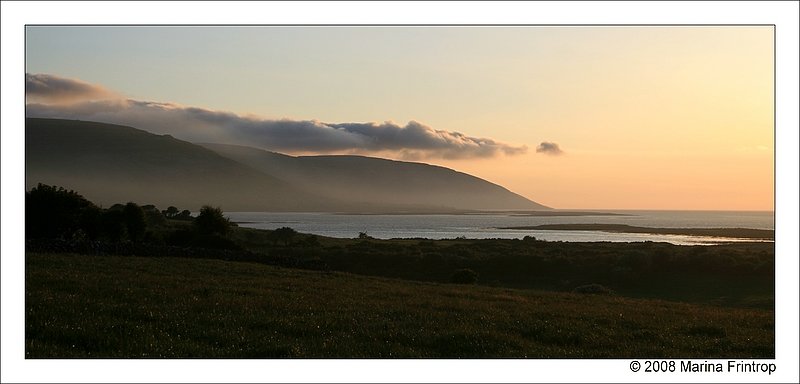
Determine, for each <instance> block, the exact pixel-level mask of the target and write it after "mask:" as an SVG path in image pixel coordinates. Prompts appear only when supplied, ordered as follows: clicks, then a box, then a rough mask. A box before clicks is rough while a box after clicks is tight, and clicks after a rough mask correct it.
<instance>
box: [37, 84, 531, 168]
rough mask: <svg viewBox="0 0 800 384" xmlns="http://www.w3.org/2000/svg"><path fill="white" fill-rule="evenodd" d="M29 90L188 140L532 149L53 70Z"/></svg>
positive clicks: (450, 153) (495, 151)
mask: <svg viewBox="0 0 800 384" xmlns="http://www.w3.org/2000/svg"><path fill="white" fill-rule="evenodd" d="M26 94H27V96H28V101H29V102H28V104H27V105H26V115H27V116H29V117H50V118H64V119H80V120H92V121H100V122H106V123H113V124H121V125H129V126H133V127H136V128H139V129H144V130H146V131H149V132H153V133H157V134H170V135H173V136H175V137H177V138H180V139H183V140H188V141H194V142H218V143H228V144H240V145H248V146H253V147H259V148H263V149H267V150H272V151H278V152H306V153H375V152H390V153H394V154H396V155H397V156H399V157H401V158H407V159H419V158H432V157H438V158H447V159H457V158H476V157H492V156H497V155H499V154H505V155H517V154H522V153H525V152H526V151H527V147H525V146H512V145H509V144H504V143H501V142H497V141H495V140H492V139H488V138H478V137H471V136H467V135H465V134H462V133H459V132H452V131H444V130H437V129H433V128H431V127H428V126H426V125H423V124H421V123H418V122H416V121H411V122H409V123H407V124H406V125H403V126H401V125H398V124H395V123H392V122H384V123H371V122H368V123H324V122H320V121H317V120H288V119H279V120H271V119H259V118H253V117H244V116H240V115H237V114H234V113H230V112H222V111H212V110H207V109H202V108H194V107H186V106H181V105H178V104H173V103H160V102H149V101H138V100H130V99H122V98H105V99H98V98H97V97H98V96H102V95H107V96H110V95H113V93H111V92H109V91H107V90H105V89H104V88H102V87H98V86H94V85H91V84H88V83H84V82H81V81H78V80H72V79H64V78H59V77H55V76H51V75H28V74H26ZM34 96H35V97H34ZM65 101H69V102H66V103H65ZM543 144H544V143H543ZM537 152H538V149H537Z"/></svg>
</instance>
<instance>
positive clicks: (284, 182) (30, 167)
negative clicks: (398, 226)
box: [25, 118, 547, 213]
mask: <svg viewBox="0 0 800 384" xmlns="http://www.w3.org/2000/svg"><path fill="white" fill-rule="evenodd" d="M25 139H26V144H25V145H26V148H25V149H26V155H25V164H26V188H27V189H30V188H31V187H33V186H35V185H36V184H37V183H44V184H50V185H58V186H63V187H65V188H68V189H74V190H76V191H77V192H79V193H81V194H82V195H84V196H85V197H87V198H88V199H89V200H92V201H94V202H96V203H98V204H102V205H104V206H108V205H111V204H114V203H124V202H127V201H136V202H140V203H143V204H155V205H157V206H159V207H164V208H166V207H167V206H169V205H175V206H177V207H179V208H181V209H184V208H185V209H193V210H196V209H198V208H199V207H200V206H201V205H203V204H212V205H217V206H221V207H222V208H223V209H224V210H227V211H298V212H302V211H306V212H309V211H318V212H335V211H342V212H363V213H370V212H411V211H413V212H434V211H448V210H479V209H526V210H532V209H547V207H544V206H542V205H539V204H536V203H534V202H532V201H530V200H528V199H525V198H524V197H522V196H519V195H517V194H514V193H512V192H510V191H508V190H506V189H505V188H503V187H501V186H498V185H496V184H492V183H489V182H487V181H485V180H482V179H479V178H477V177H474V176H470V175H467V174H464V173H461V172H456V171H453V170H451V169H447V168H443V167H437V166H431V165H427V164H420V163H409V162H400V161H392V160H385V159H378V158H370V157H361V156H303V157H293V156H286V155H281V154H277V153H272V152H267V151H263V150H259V149H254V148H249V147H238V146H229V145H219V144H207V145H206V146H207V148H206V147H203V146H200V145H196V144H192V143H189V142H186V141H182V140H178V139H175V138H173V137H172V136H169V135H155V134H152V133H149V132H146V131H143V130H140V129H136V128H132V127H125V126H120V125H113V124H105V123H97V122H88V121H76V120H59V119H38V118H28V119H26V126H25Z"/></svg>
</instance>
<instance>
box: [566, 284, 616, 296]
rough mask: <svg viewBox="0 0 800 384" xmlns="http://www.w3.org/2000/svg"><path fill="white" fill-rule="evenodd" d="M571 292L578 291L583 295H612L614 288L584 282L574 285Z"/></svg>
mask: <svg viewBox="0 0 800 384" xmlns="http://www.w3.org/2000/svg"><path fill="white" fill-rule="evenodd" d="M572 293H580V294H584V295H613V294H615V292H614V290H613V289H611V288H608V287H605V286H602V285H600V284H586V285H581V286H578V287H575V289H573V290H572Z"/></svg>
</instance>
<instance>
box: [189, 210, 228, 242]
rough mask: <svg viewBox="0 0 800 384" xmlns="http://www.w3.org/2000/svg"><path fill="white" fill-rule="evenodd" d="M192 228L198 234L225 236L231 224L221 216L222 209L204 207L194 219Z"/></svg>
mask: <svg viewBox="0 0 800 384" xmlns="http://www.w3.org/2000/svg"><path fill="white" fill-rule="evenodd" d="M193 224H194V228H195V231H197V233H198V234H200V235H204V236H208V235H220V236H225V235H226V234H228V232H230V230H231V222H230V220H228V218H226V217H225V216H224V215H223V214H222V209H220V208H219V207H212V206H209V205H204V206H203V207H202V208H200V214H198V215H197V217H196V218H195V219H194V222H193Z"/></svg>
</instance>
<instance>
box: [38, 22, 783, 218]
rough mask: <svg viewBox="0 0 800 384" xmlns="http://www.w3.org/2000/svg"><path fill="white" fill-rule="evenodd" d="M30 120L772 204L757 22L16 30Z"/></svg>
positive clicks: (694, 202) (584, 190)
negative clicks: (21, 37) (21, 35)
mask: <svg viewBox="0 0 800 384" xmlns="http://www.w3.org/2000/svg"><path fill="white" fill-rule="evenodd" d="M25 32H26V36H25V37H26V40H25V50H26V57H25V59H26V67H25V72H26V103H27V107H26V113H27V114H28V115H29V116H33V115H35V116H46V117H63V118H80V119H84V120H98V121H106V122H111V123H120V124H126V125H132V126H134V127H137V128H141V129H145V130H148V131H151V132H154V133H159V134H162V133H169V134H172V135H173V136H175V137H177V138H180V139H184V140H189V141H195V142H200V141H216V142H228V143H235V144H243V145H251V146H254V147H259V148H264V149H268V150H274V151H277V152H282V153H287V154H294V155H303V154H322V153H324V154H330V153H339V154H361V155H370V156H380V157H387V158H393V159H400V160H410V161H421V162H425V163H430V164H437V165H442V166H446V167H449V168H453V169H456V170H459V171H462V172H467V173H470V174H473V175H475V176H478V177H481V178H484V179H486V180H489V181H491V182H494V183H497V184H500V185H502V186H504V187H506V188H508V189H509V190H511V191H513V192H516V193H519V194H521V195H523V196H525V197H527V198H529V199H531V200H534V201H536V202H538V203H541V204H544V205H547V206H550V207H554V208H563V209H685V210H772V209H773V207H774V198H773V196H774V118H773V110H774V97H773V93H774V72H773V68H774V67H773V65H774V62H773V60H774V52H773V32H774V31H773V27H771V26H714V27H711V26H706V27H699V26H694V27H690V26H661V27H658V26H639V27H635V26H617V27H611V26H604V27H600V26H596V27H589V26H580V27H579V26H521V27H512V26H503V27H500V26H482V27H478V26H470V27H455V26H438V27H435V26H427V27H389V26H380V27H363V26H361V27H344V26H338V27H334V26H327V27H322V26H316V27H309V26H306V27H301V26H273V27H186V26H180V27H178V26H175V27H153V26H140V27H120V26H96V27H89V26H80V27H65V26H51V27H44V26H28V27H26V29H25Z"/></svg>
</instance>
